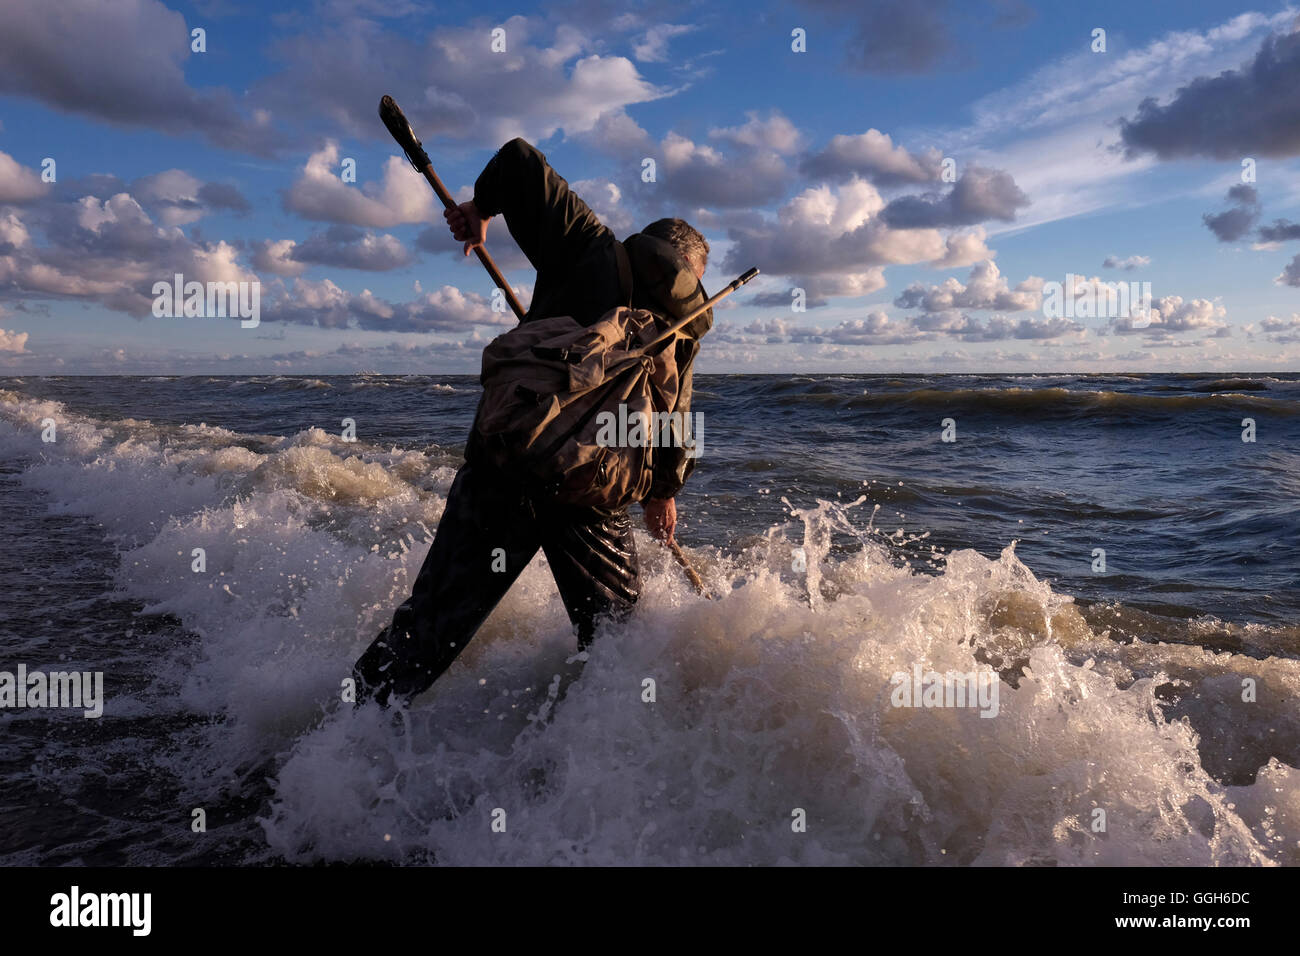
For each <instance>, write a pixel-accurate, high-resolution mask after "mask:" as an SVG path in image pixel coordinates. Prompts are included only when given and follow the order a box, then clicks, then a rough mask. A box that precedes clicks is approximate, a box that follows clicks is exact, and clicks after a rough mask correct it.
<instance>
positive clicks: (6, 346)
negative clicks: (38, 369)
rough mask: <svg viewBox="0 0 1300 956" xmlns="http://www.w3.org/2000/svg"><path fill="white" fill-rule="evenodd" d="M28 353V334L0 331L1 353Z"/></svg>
mask: <svg viewBox="0 0 1300 956" xmlns="http://www.w3.org/2000/svg"><path fill="white" fill-rule="evenodd" d="M25 351H27V333H26V332H16V331H15V332H10V331H8V330H7V329H0V352H25Z"/></svg>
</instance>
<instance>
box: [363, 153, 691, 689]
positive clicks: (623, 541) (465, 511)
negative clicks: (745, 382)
mask: <svg viewBox="0 0 1300 956" xmlns="http://www.w3.org/2000/svg"><path fill="white" fill-rule="evenodd" d="M443 215H444V218H445V219H446V220H447V223H448V225H449V226H450V227H451V232H452V235H453V236H455V238H456V239H458V240H460V241H462V242H464V243H465V254H466V255H469V253H470V251H471V250H472V249H473V248H474V247H475V246H478V245H481V244H482V243H483V242H484V241H485V239H486V236H487V226H488V223H489V222H490V221H491V220H492V219H493V218H494V217H495V216H497V215H501V216H503V217H504V218H505V221H506V228H508V229H509V230H510V234H511V235H512V236H513V237H514V238H515V241H516V242H517V243H518V244H519V248H520V249H522V250H523V252H524V255H526V256H527V257H528V261H529V262H531V263H532V265H533V267H534V268H535V269H536V270H537V281H536V284H535V285H534V287H533V299H532V303H531V305H530V307H529V309H528V312H527V314H526V315H525V316H524V318H523V321H524V322H529V321H532V320H534V319H540V318H548V317H551V316H557V315H568V316H572V317H574V318H575V319H577V320H578V321H579V322H581V323H582V324H584V325H590V324H591V323H593V322H595V321H596V320H598V319H599V318H600V317H601V316H603V315H604V314H605V313H607V312H608V311H609V310H610V309H612V308H614V307H616V306H619V305H626V304H628V303H629V301H630V303H631V305H632V306H633V307H635V308H641V309H647V310H649V311H650V312H653V313H654V314H655V315H656V317H657V318H658V319H659V321H660V322H661V324H662V326H663V327H664V328H666V327H667V326H668V325H669V324H670V323H671V322H672V321H674V320H676V319H680V318H682V317H684V316H686V315H687V314H688V313H689V312H690V311H692V310H693V309H695V308H696V307H698V306H699V305H701V304H702V303H703V302H704V301H705V300H706V299H707V296H705V294H704V289H703V287H702V286H701V285H700V280H701V279H702V278H703V276H704V269H705V266H706V264H707V262H708V254H709V245H708V243H707V242H706V241H705V239H704V237H703V236H701V235H700V234H699V232H697V231H696V230H695V229H693V228H692V227H691V226H689V225H687V224H686V223H685V222H683V221H682V220H680V219H660V220H658V221H657V222H654V223H651V224H650V225H649V226H646V227H645V229H643V230H642V231H641V232H640V233H637V234H636V235H633V236H629V237H628V238H627V239H626V240H624V242H623V243H622V244H621V249H620V244H619V243H618V242H617V241H616V240H615V238H614V234H613V233H612V232H610V230H609V229H607V228H606V227H605V226H604V225H602V224H601V222H600V220H599V219H597V218H596V215H595V214H594V213H593V212H592V211H591V209H589V208H588V207H587V205H586V203H584V202H583V201H582V200H581V199H579V198H578V196H577V195H576V194H575V193H573V192H572V191H571V190H570V189H569V184H568V183H567V182H565V181H564V179H563V178H561V177H560V176H559V174H557V173H556V172H555V171H554V170H553V169H551V167H550V165H549V164H548V163H547V161H546V157H545V156H543V155H542V154H541V153H540V152H538V151H537V150H536V149H535V148H533V147H532V146H531V145H529V144H528V143H526V142H524V141H523V140H522V139H515V140H511V141H510V142H509V143H507V144H506V145H505V146H503V147H502V148H501V149H500V151H499V152H498V153H497V154H496V156H494V157H493V158H492V160H491V161H490V162H489V163H488V164H487V166H486V167H485V168H484V170H483V172H482V174H481V175H480V176H479V177H478V180H477V181H476V182H475V183H474V198H473V199H472V200H471V201H469V202H465V203H461V204H460V205H459V206H458V207H456V208H455V209H449V210H447V211H446V212H445V213H444V214H443ZM624 253H625V254H624ZM712 324H713V314H712V312H711V311H708V312H705V313H703V314H702V315H701V316H700V317H699V318H697V319H695V320H694V321H693V322H692V323H691V324H690V325H689V326H687V327H686V329H685V330H684V335H683V336H682V337H680V338H679V339H678V340H677V345H676V349H677V353H676V359H677V366H678V369H679V376H680V382H681V386H680V390H679V395H678V399H677V405H676V407H675V409H674V411H675V412H677V413H678V414H676V415H674V416H673V417H672V419H671V421H672V422H673V426H672V427H673V429H674V434H673V435H672V436H671V439H670V444H667V445H665V444H663V443H662V440H661V444H660V447H658V448H657V449H656V452H655V471H654V481H653V484H652V486H651V489H650V497H649V498H648V499H647V500H646V501H645V502H644V503H643V508H644V510H645V522H646V526H647V527H648V528H649V530H650V532H651V533H652V534H653V535H654V536H655V537H656V538H658V539H659V540H661V541H665V542H670V541H672V537H673V532H674V529H675V528H676V524H677V508H676V504H675V503H674V498H675V497H676V495H677V493H678V492H679V491H680V490H681V488H682V485H683V484H684V483H685V481H686V479H687V477H688V476H689V475H690V473H691V471H692V470H693V469H694V465H695V461H694V457H693V456H691V455H689V454H688V452H687V449H686V448H685V443H684V441H683V439H684V438H685V437H686V436H684V435H682V434H681V431H680V429H681V427H682V424H683V423H686V422H689V420H690V417H689V416H690V403H691V366H692V364H693V362H694V359H695V355H696V353H697V352H698V351H699V342H698V340H699V337H700V336H701V335H703V334H704V333H705V332H707V331H708V330H709V328H710V327H711V326H712ZM477 443H478V435H477V431H476V430H475V429H471V432H470V438H469V442H468V444H467V445H466V449H465V465H464V466H463V467H462V468H461V469H460V471H459V472H458V473H457V474H456V479H455V481H454V482H453V483H452V486H451V491H450V493H449V494H448V497H447V505H446V510H445V511H444V512H443V515H442V519H441V520H440V521H439V522H438V530H437V534H436V535H435V537H434V541H433V546H432V547H431V548H430V550H429V554H428V556H427V557H426V558H425V560H424V564H423V566H422V567H421V568H420V573H419V575H418V576H417V577H416V579H415V586H414V588H413V589H412V592H411V596H410V597H409V598H408V599H407V600H406V601H405V602H403V603H402V604H401V606H399V607H398V608H397V610H396V611H395V612H394V614H393V620H392V622H391V623H390V624H389V626H388V627H387V628H385V629H384V630H383V631H382V632H381V633H380V634H379V636H378V637H377V638H375V640H374V642H373V643H372V644H371V645H370V647H369V648H368V649H367V650H366V651H365V653H364V654H362V655H361V657H360V659H359V660H358V661H357V663H356V667H355V668H354V676H355V678H356V680H357V688H358V695H357V700H358V703H361V702H362V701H364V700H367V699H369V698H372V697H373V698H374V699H375V700H377V701H378V702H379V703H380V704H381V705H387V703H388V701H389V699H390V697H393V696H395V697H397V698H400V699H403V700H407V701H409V700H410V699H411V698H412V697H414V696H416V695H417V694H419V693H421V692H423V691H424V690H426V689H428V687H429V685H431V684H432V683H433V682H434V680H435V679H437V677H438V676H439V675H441V674H442V673H443V671H445V670H446V669H447V668H448V667H449V666H450V665H451V662H452V661H453V660H455V658H456V656H457V655H458V654H459V653H460V652H461V651H462V650H464V649H465V646H466V644H468V643H469V641H470V638H472V637H473V636H474V634H475V632H476V631H478V629H479V627H481V626H482V624H483V622H484V621H485V620H486V619H487V617H488V615H489V614H490V613H491V612H492V609H493V608H494V607H496V605H497V604H498V603H499V602H500V600H501V598H502V597H504V596H505V593H506V591H508V590H509V589H510V586H511V585H512V584H513V583H514V581H515V579H516V578H518V576H519V574H520V573H521V572H522V571H523V570H524V568H525V567H526V566H527V565H528V562H529V561H531V560H532V558H533V556H534V555H535V554H536V553H537V550H538V548H541V549H542V551H543V552H544V553H545V554H546V559H547V561H548V562H549V563H550V566H551V571H552V573H553V574H554V576H555V583H556V585H557V586H558V587H559V590H560V596H561V598H562V599H563V601H564V606H565V609H566V610H567V611H568V614H569V619H570V620H571V621H572V622H573V625H574V627H575V628H576V629H577V633H578V645H579V647H580V648H582V649H586V648H587V646H588V645H589V644H590V643H591V641H592V638H593V637H594V636H595V632H596V627H597V625H598V623H599V622H600V621H601V619H602V618H611V619H614V620H622V619H623V618H625V617H626V616H627V614H629V613H630V612H631V610H632V607H633V605H634V604H635V603H636V600H637V597H638V595H639V593H640V592H639V569H638V565H637V554H636V546H635V544H634V542H633V539H632V522H631V519H630V518H629V517H628V514H627V511H626V510H625V509H624V510H619V511H606V510H602V509H595V508H575V507H572V506H562V505H559V504H557V503H556V502H554V501H553V500H548V499H547V498H546V497H545V496H542V495H540V494H538V493H537V492H536V489H531V488H529V487H527V486H526V485H525V484H523V483H522V482H521V480H520V479H518V478H517V477H515V476H513V475H510V474H505V473H502V472H501V471H499V470H497V469H495V468H493V467H491V466H490V465H489V464H488V462H487V461H486V460H485V458H484V456H483V455H482V454H481V453H480V452H479V451H478V448H477Z"/></svg>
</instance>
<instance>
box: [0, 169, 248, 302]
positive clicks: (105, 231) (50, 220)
mask: <svg viewBox="0 0 1300 956" xmlns="http://www.w3.org/2000/svg"><path fill="white" fill-rule="evenodd" d="M31 215H32V216H33V217H34V218H36V217H37V213H36V212H33V213H32V214H31ZM38 218H39V219H40V222H41V224H42V227H43V231H44V239H45V241H44V242H37V241H35V240H34V239H33V237H32V234H31V232H30V230H29V227H28V225H27V223H26V222H25V221H24V219H23V218H21V217H20V216H19V215H18V214H17V213H16V212H14V211H12V210H11V211H10V212H8V213H6V214H5V216H4V217H3V218H2V219H0V297H4V298H25V297H33V296H35V297H42V298H76V299H84V300H88V301H93V302H98V303H100V304H102V305H104V306H106V307H108V308H110V309H114V310H117V311H121V312H125V313H127V314H129V315H133V316H137V317H140V316H145V315H148V314H150V312H151V310H152V305H153V299H154V296H153V292H152V287H153V284H154V283H155V282H159V281H167V282H170V281H172V277H173V276H174V275H175V274H176V273H181V274H182V275H184V277H185V279H186V281H197V282H252V281H256V279H257V276H256V275H255V274H253V273H252V272H250V271H249V270H248V269H246V268H245V267H244V266H243V265H241V264H240V262H239V249H238V248H236V247H235V246H234V245H232V244H231V243H228V242H224V241H218V242H200V241H197V240H195V239H192V238H190V237H187V236H186V235H185V234H184V233H183V232H182V231H181V230H180V229H179V228H177V227H175V226H165V225H160V224H159V223H158V222H156V221H154V220H153V219H152V218H151V217H150V215H149V213H148V212H147V211H146V210H145V209H144V207H143V206H142V205H141V204H140V203H139V202H138V201H137V200H136V199H135V197H133V196H131V195H130V194H129V193H125V192H123V193H116V194H114V195H112V196H109V197H107V198H103V199H101V198H98V197H96V196H83V197H81V198H80V199H77V200H75V201H60V202H49V203H47V204H45V205H44V206H43V207H42V208H41V209H40V210H39V217H38Z"/></svg>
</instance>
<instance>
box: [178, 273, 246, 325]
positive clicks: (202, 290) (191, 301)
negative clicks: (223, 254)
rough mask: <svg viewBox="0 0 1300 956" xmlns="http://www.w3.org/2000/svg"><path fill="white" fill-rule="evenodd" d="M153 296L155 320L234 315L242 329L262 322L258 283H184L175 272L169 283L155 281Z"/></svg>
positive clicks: (232, 316)
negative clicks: (238, 319) (239, 320)
mask: <svg viewBox="0 0 1300 956" xmlns="http://www.w3.org/2000/svg"><path fill="white" fill-rule="evenodd" d="M153 296H154V300H153V314H154V317H155V318H159V319H173V318H175V319H179V318H181V317H185V318H209V319H224V318H227V317H230V318H234V317H235V316H238V317H239V318H240V319H242V320H243V321H241V322H240V323H239V327H240V328H242V329H255V328H257V326H258V324H259V323H260V322H261V321H262V283H261V282H256V281H255V282H207V283H203V282H193V281H191V282H186V281H185V276H184V275H182V274H181V273H179V272H178V273H176V275H175V277H174V279H173V281H171V282H167V281H160V282H155V283H154V284H153Z"/></svg>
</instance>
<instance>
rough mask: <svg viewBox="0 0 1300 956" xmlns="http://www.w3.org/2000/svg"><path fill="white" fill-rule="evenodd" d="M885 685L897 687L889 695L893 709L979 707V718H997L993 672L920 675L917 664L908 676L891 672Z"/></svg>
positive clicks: (928, 673) (930, 673)
mask: <svg viewBox="0 0 1300 956" xmlns="http://www.w3.org/2000/svg"><path fill="white" fill-rule="evenodd" d="M889 682H890V683H891V684H896V685H897V686H896V687H895V688H894V690H893V692H892V693H891V694H890V695H889V701H890V703H892V704H893V705H894V706H895V707H972V708H979V711H980V716H981V717H996V716H997V715H998V710H999V705H998V687H999V686H1000V684H1001V680H1000V679H999V678H998V674H997V671H993V670H980V671H970V672H968V673H965V674H963V673H961V672H960V671H948V672H947V673H945V674H940V673H939V672H938V671H926V672H925V673H922V672H921V665H920V664H913V665H912V673H910V674H909V673H907V672H906V671H895V672H894V676H893V677H891V678H890V679H889Z"/></svg>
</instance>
